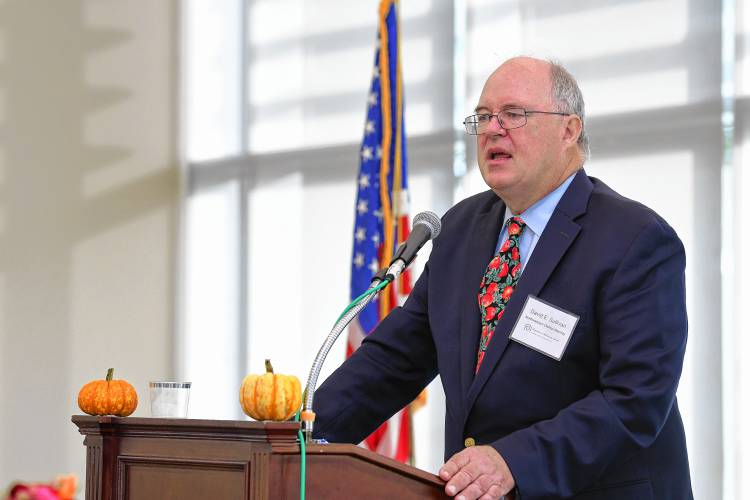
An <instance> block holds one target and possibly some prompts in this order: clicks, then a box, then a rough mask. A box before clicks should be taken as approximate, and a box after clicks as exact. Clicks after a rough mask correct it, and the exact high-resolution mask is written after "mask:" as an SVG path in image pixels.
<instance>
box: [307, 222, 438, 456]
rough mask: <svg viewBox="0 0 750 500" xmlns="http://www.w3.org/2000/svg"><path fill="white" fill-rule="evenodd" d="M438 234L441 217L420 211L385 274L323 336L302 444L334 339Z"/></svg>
mask: <svg viewBox="0 0 750 500" xmlns="http://www.w3.org/2000/svg"><path fill="white" fill-rule="evenodd" d="M438 234H440V218H439V217H438V216H437V215H435V214H434V213H433V212H420V213H418V214H417V215H416V216H414V219H413V221H412V230H411V234H410V235H409V238H408V239H407V240H406V241H405V242H404V243H402V244H401V245H400V246H399V247H398V248H397V249H396V253H395V254H394V256H393V259H392V260H391V262H390V264H389V267H388V269H387V271H385V270H382V269H381V271H380V272H378V273H377V274H376V275H375V276H373V279H372V282H371V283H370V287H369V288H368V289H367V290H366V291H365V293H363V294H362V295H360V296H359V297H357V298H356V299H354V302H352V303H351V304H350V305H349V306H348V307H347V308H346V309H345V310H344V312H343V313H342V315H341V316H340V317H339V319H338V320H337V321H336V324H335V325H333V329H331V332H330V333H329V334H328V337H326V340H325V342H323V345H322V346H321V347H320V350H319V351H318V354H317V355H316V356H315V360H314V361H313V364H312V367H311V369H310V375H309V377H308V378H307V386H306V389H305V401H304V409H303V411H302V413H301V414H300V419H301V420H302V431H303V433H304V435H305V441H306V442H310V441H312V434H313V425H314V422H315V413H314V412H313V411H312V409H313V398H314V396H315V388H316V385H317V383H318V376H319V375H320V370H321V368H322V367H323V362H324V361H325V359H326V357H327V356H328V352H329V351H330V350H331V347H333V344H334V343H335V342H336V339H337V338H338V337H339V336H340V335H341V332H343V331H344V328H346V326H347V325H348V324H349V323H350V322H351V321H352V320H353V319H354V318H355V317H356V316H357V315H358V314H359V313H360V311H362V309H364V308H365V307H366V306H367V304H369V303H370V302H371V301H372V300H374V299H375V297H377V295H378V293H380V291H381V290H382V289H383V288H385V287H386V286H388V285H389V284H390V283H391V282H392V281H393V280H395V279H396V277H398V275H399V274H401V273H402V272H403V271H404V269H406V267H407V266H408V265H409V264H411V262H412V261H413V260H414V257H416V255H417V252H418V251H419V249H420V248H422V246H424V244H425V243H427V242H428V241H429V240H431V239H433V238H435V237H437V235H438Z"/></svg>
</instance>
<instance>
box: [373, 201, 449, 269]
mask: <svg viewBox="0 0 750 500" xmlns="http://www.w3.org/2000/svg"><path fill="white" fill-rule="evenodd" d="M440 226H441V224H440V217H438V216H437V215H435V213H433V212H429V211H428V212H420V213H418V214H417V215H415V216H414V220H413V221H412V227H411V234H409V238H407V240H406V241H405V242H403V243H402V244H401V245H399V247H398V248H397V249H396V253H395V254H394V255H393V259H391V263H390V265H389V267H388V272H387V273H386V274H391V275H393V279H396V278H397V277H398V275H399V274H401V273H402V272H403V271H404V269H406V268H407V267H408V266H409V264H411V263H412V261H413V260H414V257H416V256H417V252H419V249H420V248H422V247H423V246H424V244H425V243H427V242H428V241H429V240H431V239H433V238H437V235H438V234H440Z"/></svg>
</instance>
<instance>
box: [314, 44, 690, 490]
mask: <svg viewBox="0 0 750 500" xmlns="http://www.w3.org/2000/svg"><path fill="white" fill-rule="evenodd" d="M475 113H476V114H475V115H472V116H470V117H468V118H467V120H466V122H465V123H466V127H467V131H468V132H469V133H470V134H475V135H476V136H477V154H478V158H479V168H480V170H481V173H482V177H483V178H484V181H485V182H486V183H487V185H488V186H489V187H490V191H487V192H485V193H481V194H478V195H476V196H472V197H470V198H468V199H466V200H464V201H462V202H460V203H458V204H457V205H456V206H455V207H453V208H452V209H451V210H449V211H448V213H446V215H445V216H444V217H443V229H442V233H441V235H440V236H439V237H438V238H437V239H436V240H435V242H434V245H433V250H432V253H431V255H430V259H429V261H428V263H427V265H426V267H425V270H424V272H423V274H422V276H421V277H420V278H419V280H418V281H417V283H416V284H415V287H414V290H413V292H412V293H411V295H410V296H409V298H408V300H407V302H406V303H405V304H404V306H403V307H402V308H398V309H395V310H394V311H393V312H392V313H391V314H390V315H389V316H388V317H387V318H386V319H385V320H383V322H382V323H381V325H380V326H379V327H378V328H377V329H376V330H375V331H374V332H373V333H372V334H371V335H370V336H369V337H368V338H367V339H366V340H365V342H364V343H363V344H362V346H361V347H360V348H359V349H358V350H357V351H356V353H355V354H354V356H352V357H351V358H350V359H348V360H347V361H346V362H345V363H344V364H343V365H342V366H341V367H340V368H339V369H338V370H337V371H336V372H335V373H334V374H333V375H332V376H331V377H330V378H329V379H328V380H327V381H326V382H325V383H324V384H323V385H322V386H321V387H320V389H319V390H318V391H317V397H316V400H315V403H316V405H315V411H316V412H317V416H318V417H317V421H318V423H317V429H316V436H317V437H323V438H326V439H327V440H328V441H339V442H355V443H356V442H359V441H360V440H361V439H363V438H364V437H365V436H366V435H367V434H368V433H370V432H371V431H372V430H373V429H375V428H376V426H377V425H378V424H380V423H381V422H382V421H384V420H385V419H386V418H388V417H389V416H390V415H391V414H393V413H394V412H395V411H396V410H398V409H399V408H401V407H402V406H404V405H405V404H407V403H408V402H409V401H411V400H412V399H413V398H414V397H415V396H416V395H417V394H418V393H419V391H420V390H421V389H422V388H423V387H424V386H425V385H426V384H428V383H429V381H430V380H432V378H433V377H435V376H436V375H438V374H439V375H440V377H441V381H442V384H443V388H444V390H445V399H446V416H445V456H446V459H448V460H447V462H446V463H445V465H444V466H443V467H442V468H441V469H440V472H439V475H440V477H441V478H442V479H444V480H445V481H447V484H446V489H445V490H446V493H447V494H448V495H451V496H457V498H459V499H463V500H469V499H475V498H481V499H489V498H500V497H502V496H503V495H508V494H515V495H516V497H520V498H523V499H524V500H526V499H542V498H545V499H546V498H578V499H587V500H594V499H601V500H604V499H607V500H613V499H614V500H617V499H651V498H654V499H659V500H665V499H680V500H684V499H687V498H692V492H691V486H690V478H689V470H688V462H687V452H686V447H685V435H684V430H683V426H682V420H681V417H680V413H679V410H678V408H677V402H676V399H675V391H676V388H677V383H678V380H679V377H680V372H681V369H682V361H683V357H684V353H685V343H686V339H687V314H686V310H685V284H684V269H685V253H684V249H683V246H682V243H681V242H680V240H679V238H678V237H677V235H676V234H675V232H674V231H673V230H672V228H671V227H669V225H668V224H667V223H666V222H665V221H664V220H663V219H661V218H660V217H659V216H658V215H657V214H655V213H654V212H653V211H651V210H649V209H648V208H646V207H644V206H643V205H640V204H638V203H636V202H634V201H631V200H628V199H626V198H623V197H622V196H620V195H618V194H617V193H615V192H614V191H612V190H611V189H610V188H609V187H607V186H606V185H605V184H604V183H602V182H601V181H599V180H597V179H594V178H589V177H588V176H587V175H586V174H585V172H584V171H583V170H582V165H583V163H584V161H585V159H586V156H587V153H588V139H587V137H586V133H585V130H584V106H583V99H582V97H581V94H580V90H579V89H578V86H577V84H576V83H575V80H573V78H572V77H571V76H570V75H569V74H568V73H567V71H565V70H564V69H563V68H562V67H560V66H559V65H556V64H552V63H549V62H545V61H540V60H536V59H531V58H514V59H511V60H509V61H507V62H506V63H504V64H503V65H502V66H500V67H499V68H498V69H497V70H496V71H495V72H494V73H493V74H492V75H491V76H490V77H489V79H488V80H487V83H486V84H485V86H484V89H483V91H482V95H481V97H480V99H479V103H478V106H477V108H476V111H475ZM542 310H543V311H546V312H545V313H544V314H542V313H541V312H539V311H542ZM547 313H549V314H547ZM545 314H547V315H548V316H550V317H554V318H557V319H554V323H552V321H553V320H552V319H549V318H548V317H547V316H545ZM529 317H532V318H533V319H532V320H528V318H529ZM561 318H562V319H561ZM521 319H522V320H523V321H521ZM527 320H528V321H531V323H528V325H527V326H526V327H525V328H520V327H518V326H517V325H520V324H522V323H523V322H524V321H527ZM532 331H533V332H536V333H535V334H534V335H531V333H530V332H532ZM544 332H549V333H550V335H547V334H546V333H544Z"/></svg>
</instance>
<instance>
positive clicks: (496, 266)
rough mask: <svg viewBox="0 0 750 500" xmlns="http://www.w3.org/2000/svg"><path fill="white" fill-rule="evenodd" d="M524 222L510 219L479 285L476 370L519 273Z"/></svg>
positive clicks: (511, 293) (515, 218) (514, 286)
mask: <svg viewBox="0 0 750 500" xmlns="http://www.w3.org/2000/svg"><path fill="white" fill-rule="evenodd" d="M524 228H526V223H525V222H524V221H523V220H522V219H521V218H520V217H513V218H512V219H510V223H509V224H508V239H507V240H506V241H505V243H503V246H502V247H500V250H498V252H497V254H495V256H494V257H493V258H492V260H491V261H490V263H489V265H488V266H487V270H486V271H485V272H484V277H482V282H481V283H480V284H479V296H478V300H479V310H480V311H481V313H482V338H481V340H480V341H479V352H478V353H477V369H476V372H475V373H478V372H479V367H480V366H481V365H482V359H484V353H485V352H486V351H487V346H489V345H490V340H492V335H493V334H494V333H495V326H496V325H497V322H498V321H500V318H502V317H503V312H504V311H505V305H506V304H507V303H508V301H509V300H510V296H511V295H513V290H514V289H515V288H516V283H518V273H519V272H520V271H521V255H520V253H519V250H518V246H519V240H520V239H521V233H523V230H524Z"/></svg>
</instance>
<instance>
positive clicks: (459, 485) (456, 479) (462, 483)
mask: <svg viewBox="0 0 750 500" xmlns="http://www.w3.org/2000/svg"><path fill="white" fill-rule="evenodd" d="M475 478H476V474H472V473H471V469H470V466H466V467H462V468H461V470H459V471H458V472H456V473H455V474H454V475H453V477H452V478H451V480H450V481H448V484H447V485H446V486H445V492H446V493H447V494H449V495H451V496H453V495H455V494H456V493H458V492H459V491H463V490H464V489H465V488H466V487H467V486H469V485H470V484H472V483H473V482H474V479H475Z"/></svg>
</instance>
